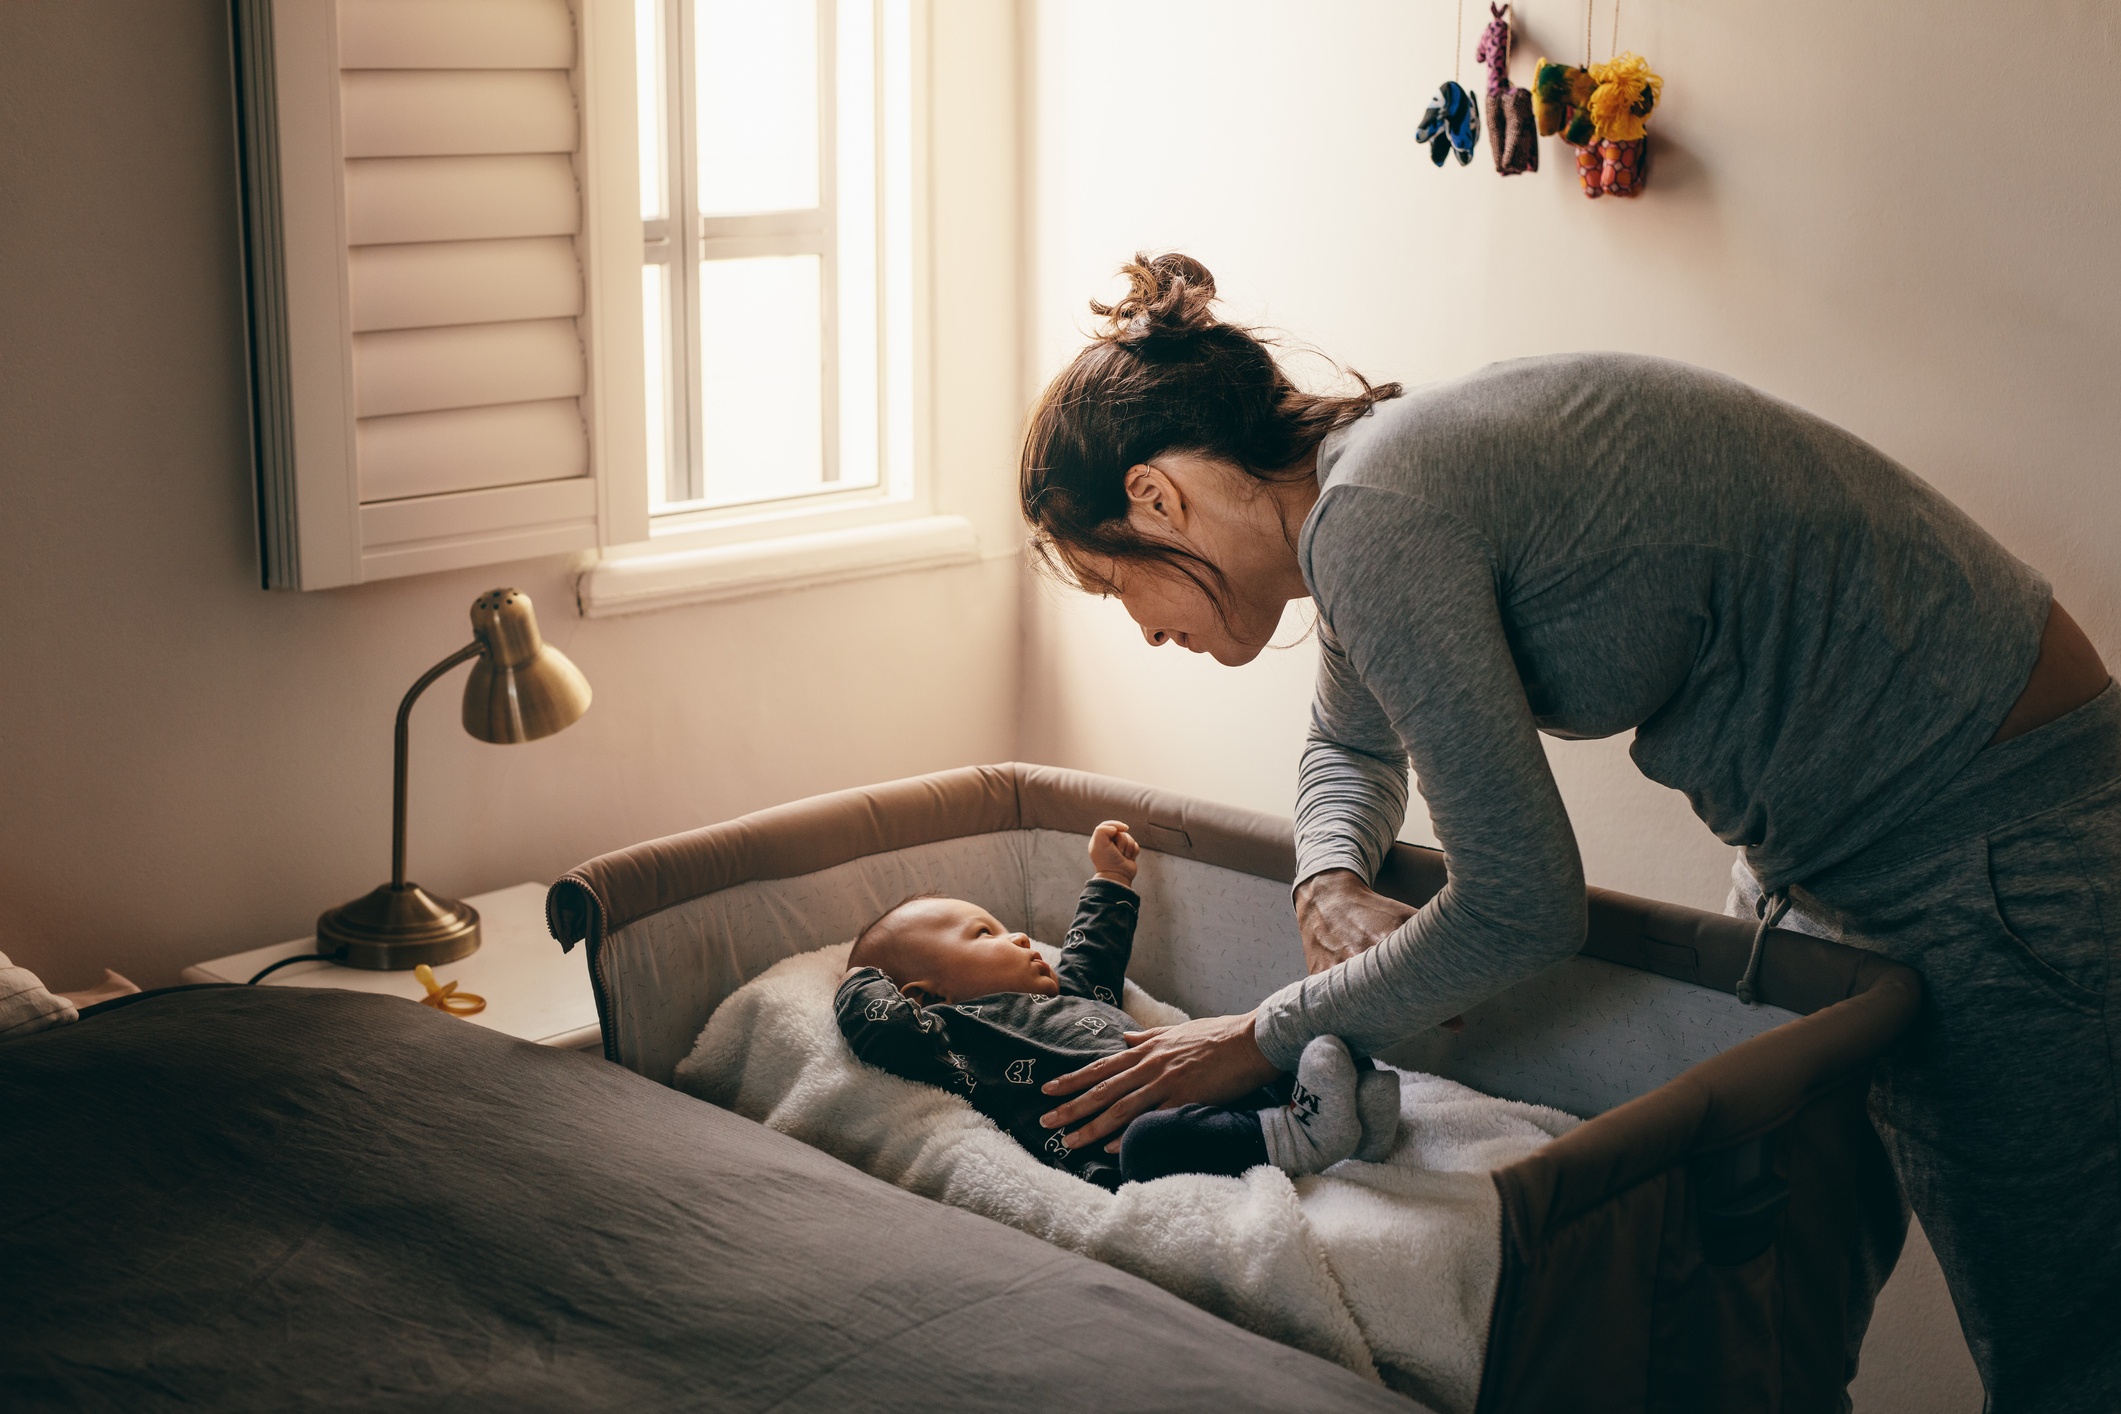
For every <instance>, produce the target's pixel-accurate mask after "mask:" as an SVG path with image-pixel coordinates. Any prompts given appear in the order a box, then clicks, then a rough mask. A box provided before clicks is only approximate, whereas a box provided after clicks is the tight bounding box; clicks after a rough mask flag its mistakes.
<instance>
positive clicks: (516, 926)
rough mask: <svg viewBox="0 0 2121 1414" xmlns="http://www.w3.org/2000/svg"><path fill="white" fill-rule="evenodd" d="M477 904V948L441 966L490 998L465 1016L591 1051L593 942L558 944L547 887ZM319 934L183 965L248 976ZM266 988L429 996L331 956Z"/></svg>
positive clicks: (212, 975)
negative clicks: (549, 924) (549, 927)
mask: <svg viewBox="0 0 2121 1414" xmlns="http://www.w3.org/2000/svg"><path fill="white" fill-rule="evenodd" d="M465 902H466V903H468V904H470V905H471V906H472V907H473V908H476V909H477V910H478V911H479V934H480V937H481V939H482V941H481V942H480V944H479V950H478V951H477V952H475V953H473V954H472V955H471V956H470V957H467V958H462V959H459V960H458V961H456V962H445V963H443V964H442V965H441V966H440V967H437V968H436V969H435V976H436V977H437V978H438V979H440V980H441V981H444V982H455V983H456V984H457V989H458V990H459V991H463V992H475V993H477V994H478V995H479V996H482V997H484V998H486V1010H484V1011H482V1012H480V1013H479V1014H478V1015H476V1016H467V1017H464V1018H463V1020H465V1021H468V1022H470V1023H471V1024H473V1025H474V1026H486V1027H491V1028H492V1029H493V1030H495V1031H504V1032H506V1033H507V1034H509V1035H510V1036H517V1037H520V1038H522V1039H523V1040H525V1041H536V1042H537V1043H539V1044H540V1045H545V1046H559V1047H563V1048H565V1049H569V1050H586V1049H589V1048H592V1047H594V1046H596V1045H598V1044H599V1042H600V1041H601V1039H602V1036H601V1033H600V1032H599V1031H598V1029H597V1002H596V995H595V994H594V993H593V992H591V991H590V989H589V949H587V948H579V947H578V948H576V949H575V950H574V951H573V952H571V953H563V952H561V951H560V945H559V944H558V943H556V942H554V941H553V940H552V934H551V933H549V932H548V931H546V928H545V886H544V885H543V884H517V885H516V886H515V887H513V888H508V889H496V890H495V891H494V892H492V893H490V894H480V895H479V896H478V897H477V898H471V899H466V900H465ZM316 948H317V940H316V939H315V938H297V939H295V940H294V941H293V942H288V943H274V944H273V945H272V946H270V947H263V948H253V949H251V950H250V951H249V952H239V953H231V954H230V955H229V956H227V957H217V958H215V959H214V960H213V961H211V962H202V963H199V964H197V965H196V966H192V967H187V968H185V969H184V973H183V978H184V980H185V981H187V982H248V981H249V980H250V979H251V978H252V977H254V976H256V975H257V973H258V969H260V968H262V967H264V966H266V965H267V964H268V963H274V962H278V961H279V960H280V959H281V958H283V957H294V956H296V955H298V954H301V953H306V952H315V951H316ZM258 985H259V986H261V987H344V988H345V989H347V990H348V991H353V992H382V993H385V994H387V995H389V996H393V997H404V998H406V999H407V1000H409V1001H418V1000H419V999H420V998H421V997H423V996H425V995H426V990H425V989H424V988H422V987H421V986H420V983H419V979H418V978H416V977H414V976H413V975H412V973H410V972H364V971H362V970H361V969H359V968H354V967H340V966H339V965H337V964H336V963H330V962H298V963H295V964H293V965H292V966H289V967H283V968H281V969H280V970H279V971H278V972H275V973H274V974H273V975H272V976H270V977H268V978H266V979H265V980H264V981H263V982H260V983H259V984H258Z"/></svg>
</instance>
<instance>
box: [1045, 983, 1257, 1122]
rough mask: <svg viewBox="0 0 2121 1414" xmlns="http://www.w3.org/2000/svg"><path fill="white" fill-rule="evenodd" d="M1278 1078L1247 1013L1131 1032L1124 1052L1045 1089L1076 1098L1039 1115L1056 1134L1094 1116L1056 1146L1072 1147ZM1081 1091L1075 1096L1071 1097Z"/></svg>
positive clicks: (1233, 1096) (1216, 1101)
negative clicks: (1141, 1119) (1149, 1116)
mask: <svg viewBox="0 0 2121 1414" xmlns="http://www.w3.org/2000/svg"><path fill="white" fill-rule="evenodd" d="M1279 1074H1281V1072H1280V1071H1278V1070H1276V1069H1275V1068H1274V1065H1273V1063H1272V1062H1271V1061H1269V1060H1268V1059H1267V1058H1266V1057H1265V1056H1263V1055H1261V1054H1260V1053H1259V1043H1258V1042H1256V1041H1254V1040H1253V1039H1252V1014H1251V1013H1250V1012H1247V1013H1245V1014H1244V1015H1243V1016H1204V1017H1201V1018H1200V1019H1198V1020H1196V1021H1188V1022H1185V1023H1184V1024H1183V1025H1179V1026H1160V1027H1158V1028H1156V1029H1155V1030H1153V1031H1129V1032H1128V1033H1127V1049H1126V1050H1124V1051H1120V1052H1119V1053H1117V1054H1115V1055H1109V1056H1106V1057H1105V1058H1104V1059H1102V1060H1099V1061H1095V1062H1093V1063H1091V1064H1089V1065H1086V1066H1084V1067H1083V1068H1082V1069H1081V1070H1078V1071H1072V1072H1070V1073H1069V1074H1067V1075H1063V1076H1061V1077H1060V1078H1059V1079H1056V1080H1049V1081H1047V1082H1046V1084H1045V1086H1044V1087H1043V1088H1044V1090H1045V1092H1046V1093H1047V1094H1048V1095H1075V1098H1074V1099H1072V1100H1070V1101H1068V1102H1067V1103H1066V1104H1064V1105H1059V1106H1056V1107H1055V1108H1054V1109H1053V1110H1051V1111H1050V1112H1048V1113H1046V1114H1043V1115H1040V1116H1039V1121H1038V1122H1039V1123H1040V1124H1043V1125H1045V1126H1046V1128H1048V1129H1060V1128H1063V1127H1064V1126H1067V1125H1070V1124H1073V1123H1075V1122H1076V1121H1077V1120H1079V1119H1082V1118H1083V1117H1085V1116H1086V1115H1096V1116H1097V1117H1096V1118H1095V1119H1093V1120H1091V1121H1090V1122H1089V1123H1088V1124H1085V1125H1084V1126H1083V1127H1082V1128H1081V1129H1078V1130H1076V1131H1074V1132H1073V1133H1071V1134H1069V1135H1068V1136H1066V1138H1064V1139H1063V1140H1062V1141H1061V1142H1062V1143H1064V1144H1066V1145H1067V1146H1068V1147H1069V1148H1071V1149H1080V1148H1082V1147H1084V1146H1085V1145H1088V1144H1095V1143H1096V1142H1097V1141H1098V1140H1100V1139H1104V1138H1107V1136H1111V1142H1110V1143H1108V1144H1106V1146H1105V1147H1106V1149H1108V1150H1117V1149H1118V1148H1119V1139H1118V1137H1117V1136H1118V1134H1119V1131H1121V1130H1122V1129H1125V1128H1126V1127H1127V1125H1128V1124H1129V1123H1131V1122H1132V1121H1133V1119H1134V1117H1135V1116H1136V1115H1139V1114H1145V1113H1147V1112H1148V1111H1150V1110H1163V1109H1169V1108H1171V1107H1172V1106H1173V1105H1214V1104H1221V1103H1223V1102H1224V1101H1226V1100H1234V1099H1236V1098H1237V1097H1238V1096H1240V1095H1247V1094H1250V1093H1251V1092H1252V1091H1254V1090H1257V1089H1258V1088H1259V1087H1260V1086H1262V1085H1264V1084H1266V1083H1267V1082H1268V1081H1270V1080H1272V1079H1273V1078H1274V1077H1275V1076H1277V1075H1279ZM1077 1091H1081V1092H1082V1093H1081V1094H1076V1092H1077Z"/></svg>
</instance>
